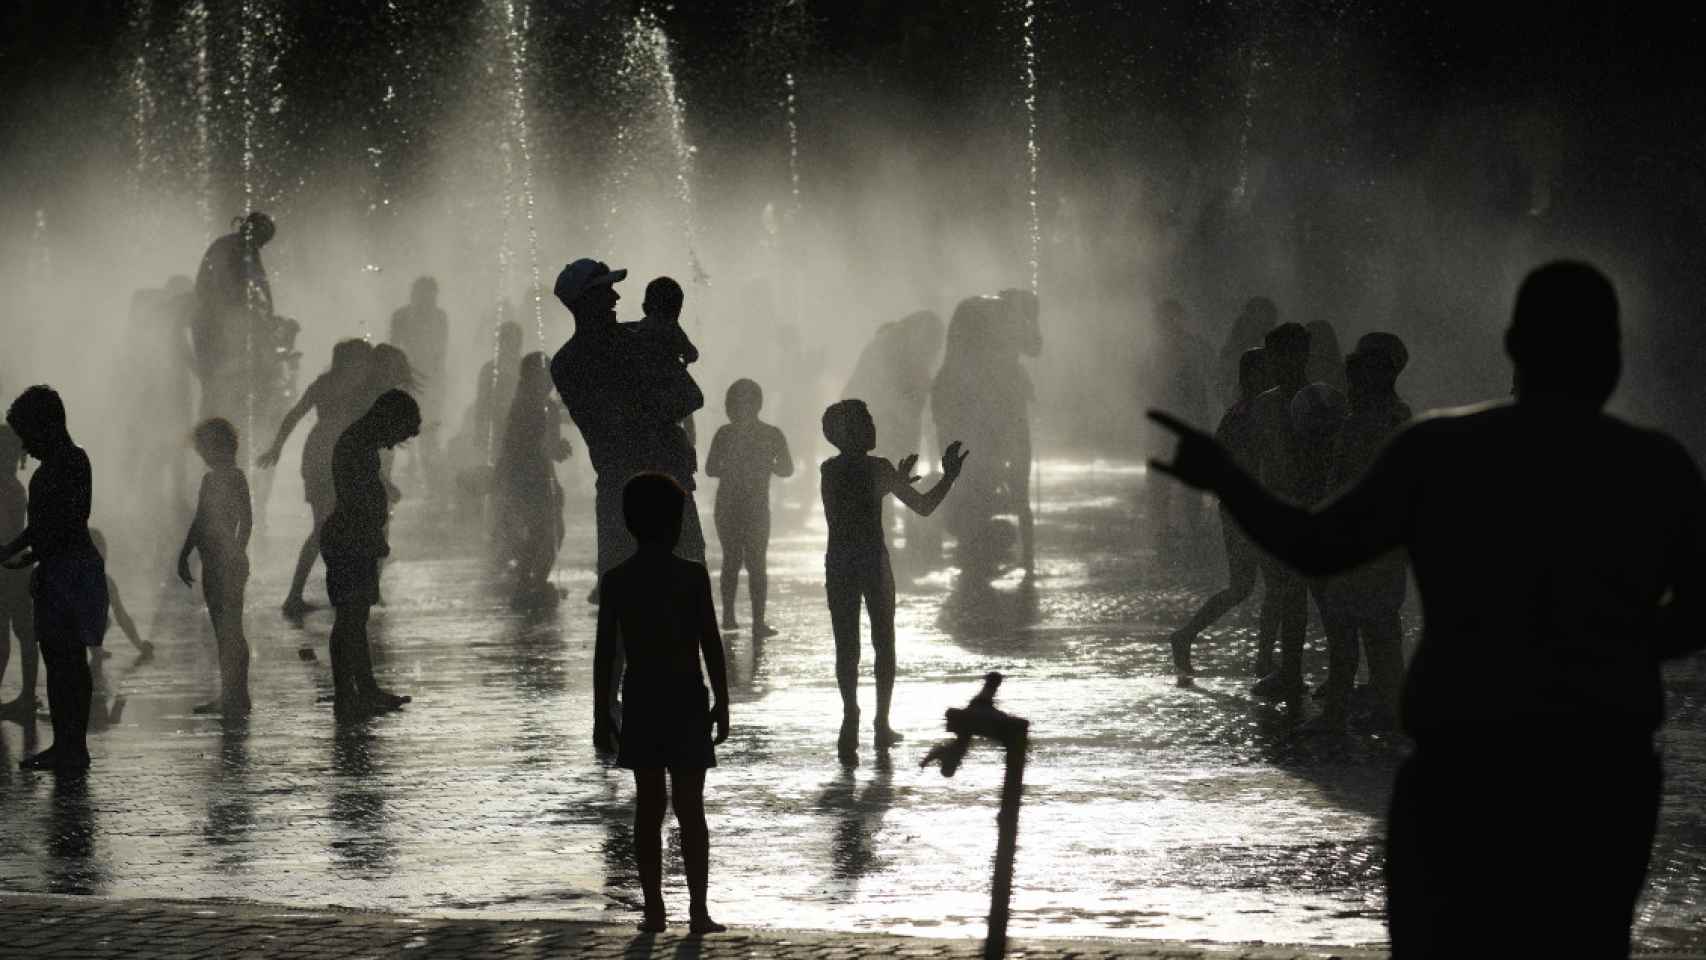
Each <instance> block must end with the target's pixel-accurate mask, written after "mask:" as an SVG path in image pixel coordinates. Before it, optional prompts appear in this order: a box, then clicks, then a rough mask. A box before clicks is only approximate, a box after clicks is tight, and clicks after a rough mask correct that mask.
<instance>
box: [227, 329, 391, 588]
mask: <svg viewBox="0 0 1706 960" xmlns="http://www.w3.org/2000/svg"><path fill="white" fill-rule="evenodd" d="M372 366H373V346H372V345H371V344H369V343H368V342H367V341H365V340H356V339H350V340H340V341H338V342H337V344H336V345H335V346H333V347H332V365H331V367H330V368H328V369H327V370H326V372H325V373H322V374H320V375H319V376H318V377H315V378H314V382H313V383H311V384H309V385H308V389H307V390H304V391H302V399H301V400H299V401H298V402H297V404H296V406H294V407H292V408H291V409H290V412H289V413H287V414H285V415H284V422H283V423H281V424H279V428H278V435H277V436H276V437H274V438H273V442H272V446H270V447H268V448H267V450H266V452H265V453H262V454H261V456H260V459H259V460H257V461H256V464H257V465H258V466H260V467H261V468H262V469H271V468H272V467H274V466H276V465H277V464H278V458H279V456H280V455H281V454H282V453H283V451H284V443H285V441H286V440H288V439H290V432H291V431H292V430H294V429H296V425H297V424H298V423H300V422H301V421H302V418H303V417H305V416H307V415H308V413H309V411H313V413H314V426H313V428H312V429H311V430H309V431H308V439H307V440H306V441H304V442H303V444H302V495H303V497H304V499H306V500H307V501H308V510H309V512H310V514H311V515H312V517H313V526H312V527H310V528H309V530H308V536H307V537H305V538H303V541H302V549H301V550H300V551H298V552H297V555H296V570H295V571H294V572H293V573H292V574H291V577H290V590H289V592H288V593H286V594H285V597H284V608H283V609H284V615H285V616H286V617H289V618H292V619H300V618H301V617H302V616H303V615H304V614H306V613H307V612H308V611H310V610H312V609H314V608H313V606H312V605H310V604H309V603H308V601H307V600H305V599H304V598H303V596H302V594H303V591H304V590H306V589H307V588H308V575H309V573H311V572H313V569H314V557H315V556H316V555H318V554H319V552H320V529H321V527H323V526H324V525H325V522H326V518H327V517H328V516H330V515H331V513H332V507H333V506H335V505H336V503H337V494H336V490H335V489H334V487H333V484H332V447H333V445H335V444H336V443H337V442H338V437H340V436H342V435H343V432H344V431H345V430H347V429H348V428H349V425H350V424H352V423H354V422H355V420H356V418H357V417H359V416H361V415H362V413H363V412H364V411H365V410H366V409H367V407H366V406H364V403H365V402H368V401H369V397H368V391H369V387H368V382H369V379H370V377H371V368H372Z"/></svg>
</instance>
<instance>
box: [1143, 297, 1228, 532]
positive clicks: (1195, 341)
mask: <svg viewBox="0 0 1706 960" xmlns="http://www.w3.org/2000/svg"><path fill="white" fill-rule="evenodd" d="M1210 353H1211V351H1210V348H1209V346H1208V344H1206V343H1204V342H1203V341H1202V340H1201V339H1199V338H1198V337H1197V335H1196V333H1195V332H1194V331H1193V330H1192V329H1191V326H1190V317H1189V315H1188V314H1187V313H1186V312H1185V307H1184V305H1183V304H1181V303H1180V302H1179V301H1177V300H1172V299H1166V300H1162V301H1161V302H1160V303H1159V304H1158V305H1157V306H1156V309H1155V321H1154V325H1153V329H1152V332H1151V336H1150V340H1149V352H1148V356H1147V357H1146V358H1145V363H1144V364H1143V366H1142V369H1141V370H1139V371H1138V379H1139V384H1138V386H1139V389H1140V390H1141V391H1142V393H1143V396H1144V398H1145V400H1146V401H1147V402H1145V403H1144V404H1143V406H1146V407H1164V408H1166V409H1168V410H1175V409H1176V410H1191V411H1195V413H1193V414H1192V415H1193V416H1194V417H1199V418H1207V417H1209V416H1211V414H1210V412H1209V406H1210V402H1211V401H1210V395H1209V393H1210V386H1209V376H1210V373H1209V365H1210V363H1211V356H1210ZM1240 376H1241V377H1242V373H1240ZM1241 399H1242V397H1241ZM1168 439H1169V438H1168V437H1166V436H1165V434H1164V433H1162V432H1161V431H1155V432H1154V435H1153V442H1154V443H1155V445H1156V449H1160V447H1161V445H1162V444H1165V443H1166V442H1167V441H1168ZM1147 487H1148V489H1147V491H1146V492H1147V494H1148V497H1147V499H1148V501H1149V509H1148V514H1149V516H1148V520H1149V523H1150V526H1151V529H1152V530H1153V531H1154V533H1155V537H1156V539H1157V540H1158V541H1159V542H1161V543H1163V544H1168V545H1171V544H1172V542H1173V541H1174V540H1175V537H1176V535H1177V536H1182V538H1183V539H1185V540H1194V539H1196V537H1197V535H1198V534H1199V533H1200V531H1201V528H1202V525H1203V518H1202V514H1203V504H1202V497H1201V496H1200V495H1198V494H1196V493H1194V492H1192V491H1181V490H1179V489H1178V486H1177V485H1176V484H1172V483H1151V484H1148V485H1147Z"/></svg>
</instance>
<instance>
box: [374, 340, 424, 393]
mask: <svg viewBox="0 0 1706 960" xmlns="http://www.w3.org/2000/svg"><path fill="white" fill-rule="evenodd" d="M370 374H371V378H372V385H373V386H374V387H376V388H378V389H380V390H412V389H414V387H415V371H414V368H413V367H411V366H409V355H408V354H406V353H404V352H403V350H402V348H401V347H398V346H396V345H395V344H390V343H381V344H379V345H378V346H376V347H374V348H373V362H372V364H371V370H370Z"/></svg>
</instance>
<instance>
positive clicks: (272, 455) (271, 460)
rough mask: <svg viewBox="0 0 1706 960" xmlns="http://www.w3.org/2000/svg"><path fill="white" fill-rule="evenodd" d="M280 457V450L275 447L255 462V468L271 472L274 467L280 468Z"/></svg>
mask: <svg viewBox="0 0 1706 960" xmlns="http://www.w3.org/2000/svg"><path fill="white" fill-rule="evenodd" d="M279 456H280V451H279V449H278V448H277V447H273V448H272V449H270V450H268V451H267V452H266V453H263V454H261V455H260V457H259V458H258V459H256V460H255V466H257V467H260V468H261V469H262V470H271V469H272V468H273V467H276V466H278V458H279Z"/></svg>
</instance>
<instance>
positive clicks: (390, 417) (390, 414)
mask: <svg viewBox="0 0 1706 960" xmlns="http://www.w3.org/2000/svg"><path fill="white" fill-rule="evenodd" d="M362 420H363V421H366V422H367V423H368V424H369V429H371V430H373V431H374V433H373V436H374V438H375V439H377V440H378V441H379V443H380V444H382V445H384V446H387V447H394V446H396V445H397V444H399V443H402V442H403V441H405V440H407V439H409V438H410V437H414V436H418V435H419V434H420V432H421V408H420V405H419V404H418V403H416V402H415V398H414V397H411V396H409V395H408V394H407V393H404V392H403V391H401V390H387V391H385V392H384V393H382V394H380V395H379V399H377V400H375V401H373V406H371V407H369V408H368V410H367V413H365V414H363V415H362Z"/></svg>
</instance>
